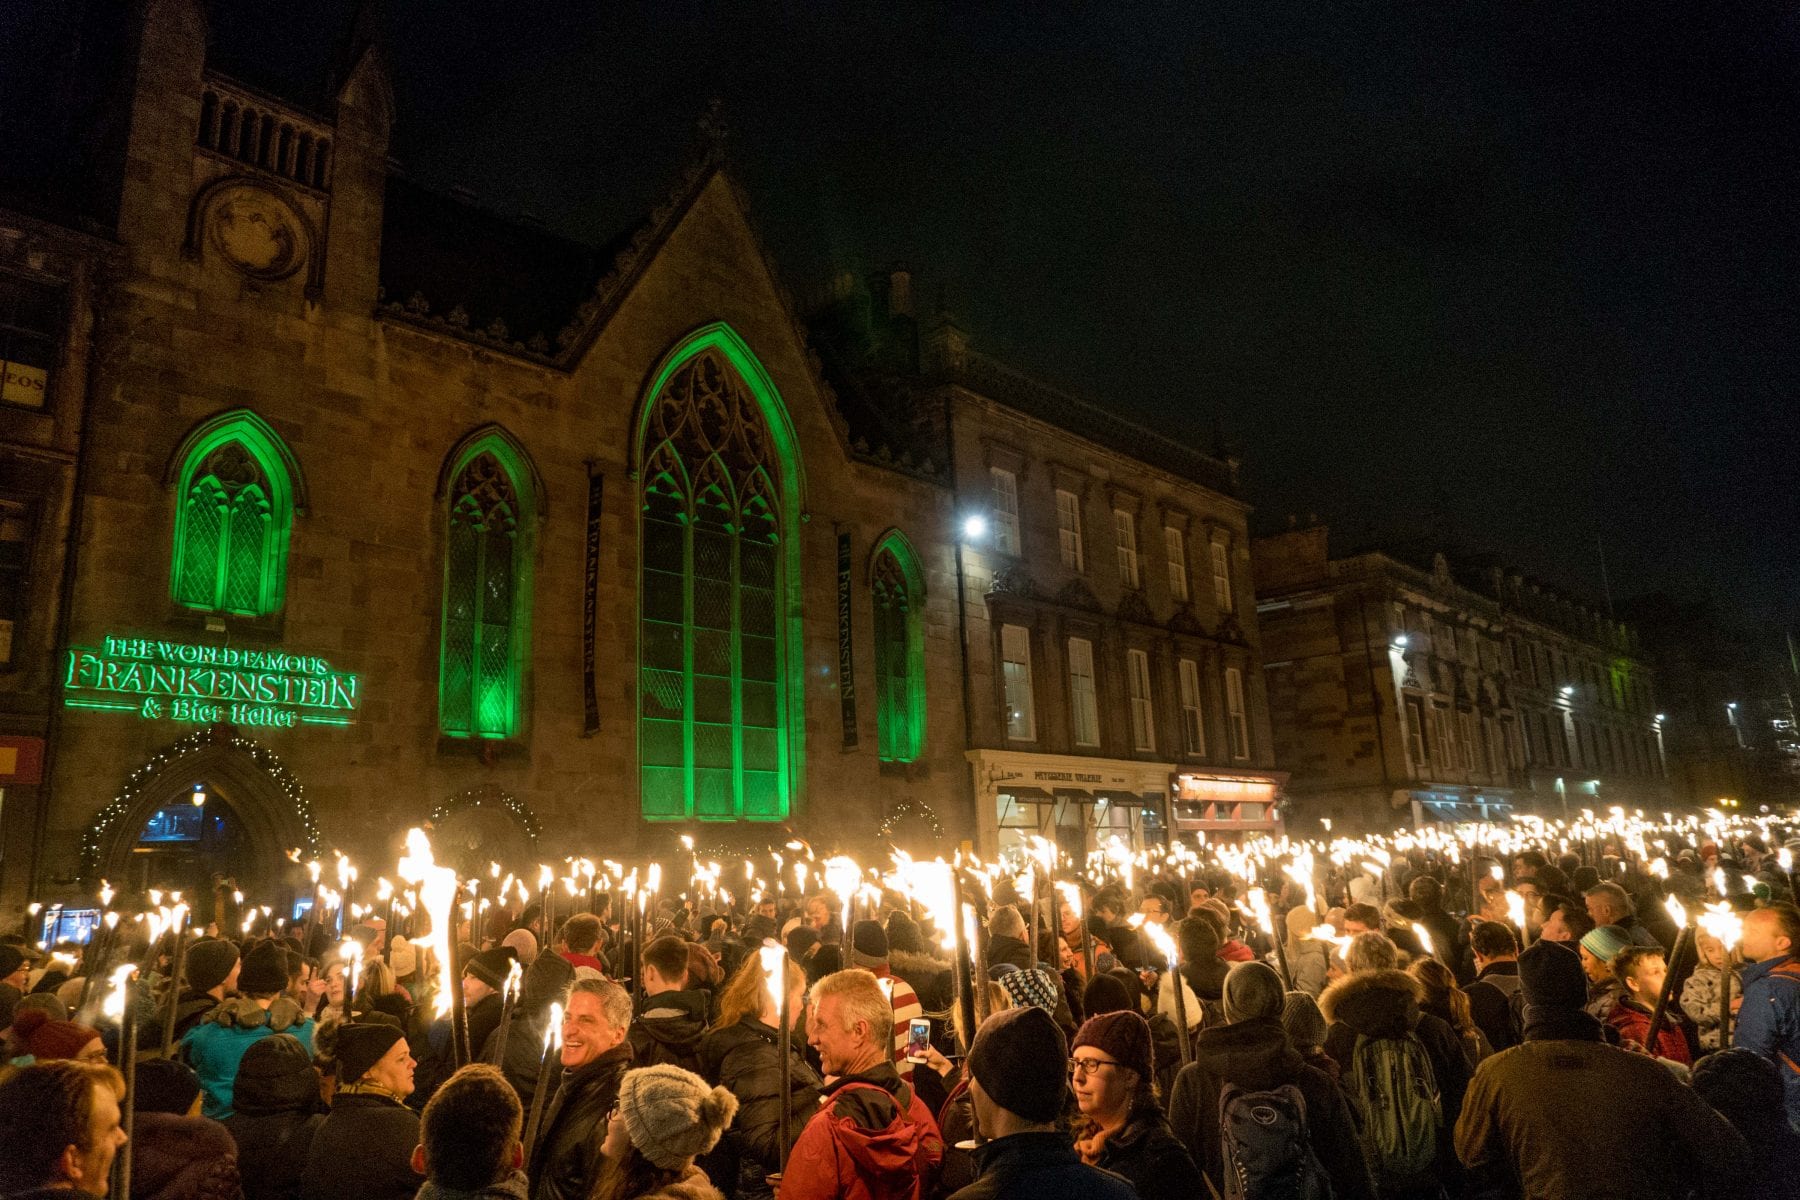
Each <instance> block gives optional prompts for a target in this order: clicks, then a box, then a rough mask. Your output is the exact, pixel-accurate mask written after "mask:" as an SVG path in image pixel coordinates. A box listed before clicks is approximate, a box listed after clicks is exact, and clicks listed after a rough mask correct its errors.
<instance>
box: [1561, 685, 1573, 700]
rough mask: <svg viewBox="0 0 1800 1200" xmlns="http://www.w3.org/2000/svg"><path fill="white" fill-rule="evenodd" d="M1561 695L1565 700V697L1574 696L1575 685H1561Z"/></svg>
mask: <svg viewBox="0 0 1800 1200" xmlns="http://www.w3.org/2000/svg"><path fill="white" fill-rule="evenodd" d="M1562 694H1563V696H1564V698H1565V699H1566V698H1567V697H1570V696H1573V695H1574V694H1575V685H1574V684H1572V683H1565V684H1563V686H1562Z"/></svg>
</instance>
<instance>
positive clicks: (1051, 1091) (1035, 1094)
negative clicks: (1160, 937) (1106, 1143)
mask: <svg viewBox="0 0 1800 1200" xmlns="http://www.w3.org/2000/svg"><path fill="white" fill-rule="evenodd" d="M1068 1058H1069V1049H1068V1043H1067V1042H1066V1041H1064V1040H1063V1033H1062V1030H1060V1029H1058V1028H1057V1027H1056V1022H1055V1021H1054V1020H1052V1019H1051V1017H1050V1014H1049V1013H1047V1012H1045V1011H1044V1010H1043V1009H1041V1008H1038V1007H1037V1006H1036V1005H1028V1006H1026V1007H1024V1008H1008V1009H1004V1010H1002V1011H1001V1012H997V1013H995V1014H994V1015H993V1016H991V1017H989V1018H988V1019H987V1020H985V1021H983V1022H982V1023H981V1029H980V1030H979V1031H978V1032H977V1033H976V1034H975V1044H974V1045H972V1046H970V1047H969V1062H968V1066H969V1074H970V1075H972V1076H974V1078H975V1081H976V1082H977V1083H979V1084H981V1090H982V1091H984V1092H986V1093H987V1094H988V1097H989V1098H990V1099H992V1100H993V1102H994V1103H995V1104H998V1105H999V1106H1000V1107H1001V1108H1004V1109H1005V1110H1006V1111H1007V1112H1010V1113H1016V1114H1017V1115H1018V1116H1020V1117H1023V1118H1024V1119H1025V1120H1027V1121H1031V1122H1033V1123H1036V1124H1045V1123H1048V1122H1050V1121H1054V1120H1056V1118H1057V1116H1058V1115H1059V1114H1060V1113H1061V1112H1062V1110H1063V1103H1064V1101H1065V1100H1066V1099H1067V1097H1068V1092H1069V1080H1068Z"/></svg>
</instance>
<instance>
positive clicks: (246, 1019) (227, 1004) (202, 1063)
mask: <svg viewBox="0 0 1800 1200" xmlns="http://www.w3.org/2000/svg"><path fill="white" fill-rule="evenodd" d="M272 1033H291V1034H293V1035H294V1036H295V1037H296V1038H298V1039H300V1044H301V1045H302V1046H305V1047H306V1051H307V1053H308V1054H310V1053H312V1048H313V1044H312V1035H313V1023H312V1022H311V1021H310V1020H308V1019H306V1018H305V1017H302V1016H301V1015H300V1006H299V1005H298V1004H295V1003H294V1002H293V1001H292V1000H289V999H288V998H287V997H285V996H282V997H279V998H277V999H276V1000H275V1001H274V1003H272V1004H270V1005H269V1007H268V1009H267V1010H266V1011H265V1010H264V1009H263V1007H262V1005H260V1004H258V1003H257V1002H256V1001H254V1000H244V999H233V1000H226V1001H224V1002H222V1003H220V1004H219V1005H217V1006H216V1007H215V1008H214V1009H213V1010H212V1011H211V1012H209V1013H207V1014H206V1019H205V1020H204V1021H202V1022H201V1023H200V1024H198V1025H196V1026H194V1028H192V1029H190V1030H188V1033H187V1036H186V1037H184V1038H182V1039H181V1057H182V1058H184V1059H186V1060H187V1064H188V1065H189V1066H191V1067H193V1068H194V1073H195V1074H196V1075H198V1076H200V1086H201V1088H202V1089H204V1091H205V1093H206V1099H205V1102H204V1103H203V1104H202V1106H201V1112H202V1114H203V1115H205V1116H208V1117H211V1118H212V1119H213V1120H215V1121H223V1120H224V1119H225V1118H226V1117H229V1116H230V1115H231V1089H232V1086H233V1084H234V1083H235V1082H236V1080H237V1069H238V1063H239V1062H240V1061H241V1060H242V1059H243V1057H244V1051H246V1050H248V1049H249V1048H250V1043H251V1042H254V1041H256V1040H257V1039H259V1038H266V1037H268V1036H269V1035H270V1034H272Z"/></svg>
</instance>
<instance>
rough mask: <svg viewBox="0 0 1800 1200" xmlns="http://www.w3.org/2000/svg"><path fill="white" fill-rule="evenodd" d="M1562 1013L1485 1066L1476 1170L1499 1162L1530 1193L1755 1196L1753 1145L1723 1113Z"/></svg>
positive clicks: (1473, 1160)
mask: <svg viewBox="0 0 1800 1200" xmlns="http://www.w3.org/2000/svg"><path fill="white" fill-rule="evenodd" d="M1561 1016H1562V1017H1563V1018H1565V1020H1564V1021H1563V1022H1562V1023H1563V1024H1564V1025H1565V1028H1562V1029H1549V1028H1547V1027H1546V1026H1545V1025H1544V1024H1543V1023H1542V1022H1541V1021H1540V1018H1539V1014H1537V1013H1536V1012H1535V1011H1534V1012H1533V1015H1532V1024H1531V1026H1530V1027H1529V1028H1528V1029H1527V1030H1526V1035H1525V1041H1524V1043H1523V1044H1521V1045H1518V1046H1514V1047H1513V1048H1512V1049H1511V1050H1504V1051H1502V1052H1500V1053H1499V1054H1496V1055H1494V1056H1493V1057H1492V1058H1489V1059H1488V1060H1487V1061H1486V1062H1484V1063H1482V1064H1481V1067H1480V1068H1479V1069H1478V1070H1477V1071H1476V1072H1475V1078H1474V1081H1473V1082H1472V1083H1471V1084H1470V1085H1469V1093H1468V1096H1467V1097H1466V1098H1465V1100H1464V1102H1463V1111H1462V1117H1461V1119H1460V1120H1458V1121H1457V1124H1456V1153H1457V1156H1458V1157H1459V1158H1461V1159H1462V1161H1463V1162H1464V1163H1465V1164H1466V1165H1468V1166H1469V1167H1471V1168H1499V1169H1500V1171H1502V1172H1503V1173H1505V1174H1509V1175H1511V1176H1512V1178H1514V1179H1516V1180H1517V1181H1518V1182H1519V1184H1520V1185H1521V1187H1522V1190H1523V1192H1524V1194H1525V1195H1527V1196H1529V1197H1531V1200H1595V1198H1597V1197H1624V1196H1629V1197H1632V1198H1633V1200H1662V1198H1665V1197H1666V1198H1667V1200H1683V1198H1684V1197H1686V1196H1687V1195H1688V1193H1689V1192H1690V1191H1692V1190H1698V1189H1700V1188H1702V1187H1704V1189H1705V1194H1706V1195H1709V1196H1712V1195H1719V1196H1726V1195H1748V1194H1750V1193H1747V1192H1741V1191H1739V1190H1738V1189H1740V1188H1741V1187H1742V1185H1743V1171H1744V1163H1745V1160H1746V1158H1747V1156H1748V1153H1749V1150H1748V1147H1746V1146H1745V1144H1744V1139H1743V1138H1742V1137H1740V1136H1739V1135H1738V1133H1737V1131H1736V1130H1734V1129H1733V1128H1732V1127H1731V1125H1730V1123H1729V1122H1727V1121H1726V1120H1725V1118H1723V1117H1721V1116H1719V1115H1718V1114H1717V1113H1715V1112H1713V1111H1712V1109H1710V1108H1708V1107H1707V1106H1706V1104H1705V1102H1704V1101H1702V1100H1701V1099H1700V1097H1699V1096H1698V1095H1696V1094H1695V1093H1694V1091H1693V1089H1691V1088H1689V1087H1688V1086H1687V1085H1686V1084H1683V1083H1680V1082H1678V1081H1677V1080H1676V1078H1675V1076H1674V1075H1673V1074H1672V1073H1670V1071H1669V1070H1668V1068H1666V1067H1664V1066H1662V1065H1661V1064H1660V1063H1658V1062H1657V1061H1656V1060H1655V1059H1652V1058H1649V1057H1646V1056H1645V1055H1642V1054H1633V1053H1631V1052H1630V1051H1626V1050H1620V1049H1618V1048H1617V1047H1615V1046H1608V1045H1606V1044H1605V1043H1604V1042H1602V1041H1600V1040H1599V1038H1600V1030H1599V1025H1598V1023H1597V1022H1595V1021H1593V1020H1592V1019H1591V1018H1588V1017H1586V1016H1585V1015H1584V1014H1582V1013H1578V1012H1573V1011H1571V1012H1568V1013H1564V1014H1561ZM1550 1033H1558V1034H1561V1035H1563V1036H1554V1037H1552V1036H1547V1034H1550ZM1596 1147H1612V1148H1614V1150H1615V1151H1616V1152H1614V1153H1596V1150H1595V1148H1596Z"/></svg>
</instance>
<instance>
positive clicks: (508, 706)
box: [438, 435, 533, 738]
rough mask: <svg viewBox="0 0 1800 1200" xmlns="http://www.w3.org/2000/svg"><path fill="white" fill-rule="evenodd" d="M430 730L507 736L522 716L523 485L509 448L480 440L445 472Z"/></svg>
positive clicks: (526, 516) (526, 495)
mask: <svg viewBox="0 0 1800 1200" xmlns="http://www.w3.org/2000/svg"><path fill="white" fill-rule="evenodd" d="M449 480H450V484H449V488H448V493H447V499H448V505H449V512H448V527H447V540H446V549H445V558H444V613H443V626H442V636H443V644H442V647H441V649H440V654H439V660H438V728H439V729H440V730H442V731H443V733H444V734H445V735H446V736H448V737H474V738H510V737H514V736H516V735H517V734H518V733H519V730H520V726H521V724H522V720H523V712H524V686H523V685H524V660H525V657H526V653H527V651H528V649H529V645H530V638H529V636H528V632H527V630H528V626H529V622H530V615H531V564H530V555H529V550H530V537H531V529H532V521H531V519H530V518H531V517H532V515H533V513H532V500H531V491H530V488H531V479H530V477H529V467H527V466H526V465H525V464H524V463H523V461H522V459H521V457H520V455H519V453H518V451H517V450H516V449H515V448H514V447H513V445H512V444H511V443H510V442H509V441H507V440H506V439H505V438H503V437H501V436H499V435H489V436H487V437H483V438H481V439H479V440H476V441H474V442H473V443H472V444H469V445H467V446H465V447H464V448H463V449H462V450H461V451H460V453H459V454H458V455H457V456H456V458H455V460H454V462H453V464H452V466H451V470H450V474H449Z"/></svg>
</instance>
